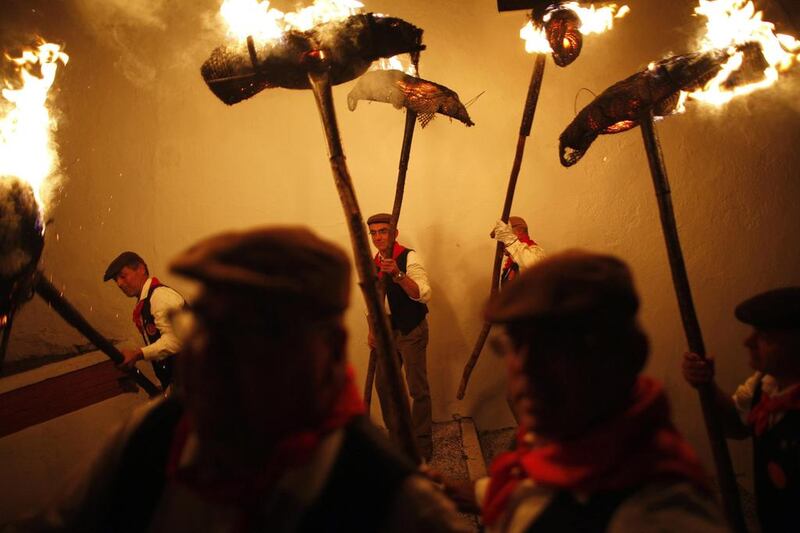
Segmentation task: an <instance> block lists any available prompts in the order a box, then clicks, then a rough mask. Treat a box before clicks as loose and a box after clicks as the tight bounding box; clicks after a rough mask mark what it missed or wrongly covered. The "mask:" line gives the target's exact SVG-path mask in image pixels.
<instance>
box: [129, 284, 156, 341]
mask: <svg viewBox="0 0 800 533" xmlns="http://www.w3.org/2000/svg"><path fill="white" fill-rule="evenodd" d="M150 280H151V281H150V289H151V290H152V289H155V288H156V287H158V286H160V285H161V282H160V281H158V278H156V277H153V278H150ZM139 296H140V297H141V294H140V295H139ZM146 299H147V296H146V295H145V297H144V298H142V299H141V300H139V301H138V302H136V307H134V308H133V324H134V325H135V326H136V329H138V330H139V333H140V334H142V335H144V324H143V323H142V307H144V301H145V300H146Z"/></svg>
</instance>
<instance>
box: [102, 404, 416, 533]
mask: <svg viewBox="0 0 800 533" xmlns="http://www.w3.org/2000/svg"><path fill="white" fill-rule="evenodd" d="M182 414H183V407H182V405H181V404H180V402H179V401H178V400H176V399H175V397H174V396H173V397H171V398H168V399H167V400H165V401H163V402H162V403H161V404H159V405H158V406H157V407H156V408H154V409H153V411H151V412H150V413H149V414H148V416H147V418H146V419H145V420H144V421H143V422H142V424H141V425H140V426H139V427H138V428H137V429H136V430H135V431H134V433H133V434H132V436H131V438H130V440H129V441H128V443H127V444H126V446H125V449H124V450H123V453H122V456H121V459H120V463H119V468H118V470H117V472H116V473H115V474H114V480H113V482H112V484H111V486H110V488H109V490H110V491H111V497H110V498H109V501H110V502H113V505H111V506H110V508H109V509H107V510H106V516H105V519H104V521H103V524H102V525H101V526H100V528H99V530H98V531H101V532H112V531H113V532H114V533H139V532H143V531H147V529H148V527H149V525H150V522H151V521H152V516H153V513H154V512H155V510H156V507H157V505H158V503H159V500H160V499H161V495H162V493H163V490H164V485H165V479H166V478H165V473H166V464H167V461H168V455H169V452H170V448H171V443H172V435H173V433H174V430H175V427H176V425H177V424H178V421H179V420H180V418H181V415H182ZM414 472H415V468H414V466H413V465H412V464H411V463H409V462H408V461H407V460H406V459H405V458H404V457H402V456H401V455H400V454H399V453H398V452H396V451H394V449H392V448H391V447H390V445H389V443H388V441H387V440H386V439H385V437H383V436H382V435H380V434H379V432H378V430H377V429H375V428H374V427H373V426H372V425H371V424H370V422H369V421H368V420H367V419H366V418H365V417H363V416H362V417H357V418H355V419H354V420H353V421H352V422H350V424H348V425H347V426H346V427H345V428H344V439H343V441H342V447H341V449H340V451H339V455H338V457H337V459H336V462H335V463H334V465H333V468H332V469H331V474H330V476H329V477H328V481H327V483H326V485H325V487H324V488H323V489H322V491H321V492H320V494H319V495H318V498H317V500H316V501H315V503H314V504H312V506H311V507H310V508H308V509H307V510H306V512H305V513H304V514H303V517H302V519H301V521H300V523H299V524H298V527H297V529H296V531H300V532H306V531H308V532H309V533H311V532H316V531H326V532H342V533H345V532H348V533H349V532H358V531H375V530H379V529H381V526H382V525H383V523H384V522H385V520H386V518H387V517H388V515H389V514H390V512H391V511H392V506H393V504H394V502H395V499H396V495H397V493H398V490H399V489H400V487H401V485H402V483H403V481H404V480H405V479H406V478H407V477H408V476H409V475H413V474H414ZM253 530H263V531H269V524H265V525H264V527H263V528H259V527H257V526H255V525H254V528H253Z"/></svg>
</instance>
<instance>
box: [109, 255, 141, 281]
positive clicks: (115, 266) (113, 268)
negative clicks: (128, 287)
mask: <svg viewBox="0 0 800 533" xmlns="http://www.w3.org/2000/svg"><path fill="white" fill-rule="evenodd" d="M139 263H141V264H143V265H145V264H146V263H145V262H144V260H143V259H142V258H141V257H139V254H137V253H135V252H122V253H121V254H119V255H118V256H117V257H116V259H114V260H113V261H111V263H110V264H109V265H108V268H106V272H105V274H103V281H108V280H110V279H114V278H116V277H117V274H119V271H120V270H122V267H126V266H131V265H136V264H139Z"/></svg>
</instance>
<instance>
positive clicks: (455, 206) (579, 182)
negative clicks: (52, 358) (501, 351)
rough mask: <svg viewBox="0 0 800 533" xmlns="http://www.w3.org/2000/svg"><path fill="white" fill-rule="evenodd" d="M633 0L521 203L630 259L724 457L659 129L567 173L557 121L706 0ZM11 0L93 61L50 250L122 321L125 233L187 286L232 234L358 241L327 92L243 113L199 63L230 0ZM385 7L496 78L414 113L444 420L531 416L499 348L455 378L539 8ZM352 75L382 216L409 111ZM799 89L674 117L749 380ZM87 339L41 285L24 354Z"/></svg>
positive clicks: (696, 211) (429, 54) (345, 117)
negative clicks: (107, 273)
mask: <svg viewBox="0 0 800 533" xmlns="http://www.w3.org/2000/svg"><path fill="white" fill-rule="evenodd" d="M627 3H628V4H629V5H630V6H631V8H632V12H631V13H630V14H629V15H628V16H627V17H626V18H625V19H623V20H620V21H618V22H617V26H616V29H615V30H614V31H612V32H611V33H608V34H606V35H602V36H588V37H587V38H586V39H585V42H584V49H583V52H582V54H581V57H580V58H579V59H578V60H577V61H576V62H575V63H574V64H573V65H572V66H570V67H569V68H566V69H560V68H558V67H555V66H554V64H553V62H552V61H551V60H550V59H548V64H547V69H546V73H545V78H544V84H543V87H542V92H541V98H540V101H539V107H538V111H537V114H536V117H535V121H534V127H533V134H532V136H531V138H530V139H529V141H528V147H527V151H526V154H525V159H524V162H523V166H522V173H521V175H520V179H519V185H518V188H517V194H516V197H515V202H514V209H513V213H515V214H517V215H520V216H523V217H525V218H526V219H527V221H528V223H529V225H530V227H531V233H532V236H533V237H534V238H535V239H536V240H537V241H538V242H539V243H540V244H542V245H543V246H544V248H545V249H546V250H547V251H549V252H557V251H559V250H563V249H567V248H574V247H581V248H588V249H593V250H598V251H603V252H609V253H613V254H616V255H619V256H620V257H622V258H624V259H625V260H626V261H628V262H629V263H630V265H631V266H632V269H633V272H634V274H635V277H636V281H637V285H638V287H639V289H640V291H641V295H642V311H641V319H642V322H643V324H644V327H645V329H646V330H647V331H648V333H649V334H650V340H651V344H652V356H651V358H650V362H649V367H648V371H649V373H651V374H652V375H654V376H655V377H657V378H659V379H660V380H662V381H663V382H664V383H665V385H666V387H667V390H668V392H669V393H670V395H671V398H672V401H673V406H674V409H675V412H676V420H677V423H678V425H679V427H680V428H681V429H682V430H683V431H684V432H685V433H686V435H687V436H688V437H689V439H690V440H691V441H692V443H693V444H694V445H695V446H696V447H697V448H698V449H699V450H700V452H701V455H702V456H703V457H704V459H705V460H706V462H707V464H709V465H710V464H711V463H710V453H709V451H708V447H707V443H706V437H705V434H704V429H703V423H702V419H701V416H700V410H699V404H698V402H697V400H696V395H695V394H694V392H693V391H692V390H691V389H690V388H689V387H688V386H686V385H685V384H684V383H683V381H682V378H681V376H680V371H679V361H680V356H681V354H682V352H683V351H684V349H685V341H684V337H683V332H682V329H681V324H680V317H679V314H678V307H677V304H676V300H675V297H674V292H673V289H672V284H671V279H670V272H669V268H668V263H667V258H666V252H665V249H664V246H663V239H662V236H661V229H660V225H659V220H658V213H657V209H656V203H655V198H654V194H653V188H652V185H651V181H650V176H649V173H648V169H647V160H646V158H645V154H644V150H643V147H642V142H641V135H640V133H639V130H633V131H631V132H628V133H624V134H621V135H617V136H605V137H601V138H600V139H598V140H597V141H596V142H595V144H594V145H593V147H592V148H591V149H590V151H589V152H588V154H587V155H586V156H585V158H584V159H583V160H582V161H581V162H580V163H579V164H578V165H577V166H575V167H572V168H570V169H565V168H562V167H561V166H560V164H559V162H558V157H557V148H558V135H559V134H560V133H561V131H562V130H563V129H564V127H566V125H567V124H568V123H569V121H570V120H571V119H572V117H573V116H574V114H575V112H576V110H579V109H580V108H581V107H582V106H583V105H585V104H586V103H588V101H589V100H590V98H591V96H590V95H588V93H586V91H582V89H590V90H591V91H592V92H594V93H595V94H599V93H600V92H601V91H602V90H603V89H605V88H606V87H607V86H609V85H611V84H612V83H615V82H616V81H618V80H620V79H622V78H624V77H627V76H629V75H630V74H632V73H634V72H636V71H638V70H641V69H643V68H644V67H645V66H646V65H647V64H648V63H649V62H650V61H651V60H655V59H659V58H661V57H664V56H666V55H668V54H670V53H683V52H687V51H690V50H692V44H693V43H694V39H695V38H696V36H697V35H698V34H699V32H700V30H701V20H700V19H699V18H697V17H693V16H692V8H693V6H694V5H695V2H694V1H692V0H678V1H673V2H654V1H644V0H630V1H628V2H627ZM273 4H274V5H275V6H276V7H283V8H286V7H287V6H286V5H285V3H282V2H277V1H276V2H274V3H273ZM2 5H4V8H3V9H6V10H7V13H9V18H6V20H7V21H9V22H6V23H3V26H5V27H13V28H15V31H17V32H22V33H24V34H25V33H26V32H32V31H35V30H36V31H39V32H40V33H41V34H42V35H43V36H45V37H47V38H48V39H51V40H56V41H64V42H66V44H67V51H68V52H69V53H70V54H71V56H72V58H71V61H70V63H69V65H68V66H67V67H66V68H64V69H63V70H61V71H60V72H59V74H58V77H57V80H56V86H57V88H58V92H57V95H56V100H55V102H56V105H57V106H58V108H59V110H60V112H61V114H62V121H61V123H60V129H59V132H58V142H59V143H60V145H61V158H62V162H63V167H64V168H63V174H64V176H65V180H64V182H63V186H62V193H61V196H60V200H59V201H58V203H57V204H56V205H55V207H54V208H53V210H52V218H53V222H52V224H51V225H50V227H49V228H48V232H47V245H46V250H45V255H44V261H43V267H44V269H45V270H46V271H47V272H48V274H49V275H51V276H52V277H53V280H54V281H55V282H56V283H57V284H59V286H61V287H63V290H64V294H65V295H66V296H67V297H69V298H70V300H71V301H72V302H73V303H74V304H75V305H76V306H77V307H78V308H79V309H81V310H83V311H84V312H85V313H86V314H87V316H88V317H89V318H90V319H91V320H92V321H93V322H95V323H96V324H97V325H98V326H99V328H100V329H101V330H103V331H104V332H105V333H106V334H108V335H109V336H111V337H113V338H115V339H121V340H126V341H128V342H135V341H136V335H135V331H134V330H133V328H132V325H131V324H130V318H129V313H130V307H131V303H132V302H130V301H128V300H126V299H125V298H124V297H123V295H122V294H121V293H120V292H119V291H118V290H117V289H116V288H115V287H113V286H112V285H111V284H106V285H104V284H103V283H102V282H101V281H100V280H101V276H102V272H103V270H104V268H105V266H106V264H107V263H108V261H110V259H112V258H113V257H114V256H115V255H116V254H117V253H119V252H120V251H122V250H124V249H133V250H136V251H138V252H139V253H141V254H142V255H143V256H144V257H145V258H146V259H147V260H148V262H149V264H150V268H151V271H152V272H153V273H155V274H156V275H159V276H160V277H161V278H162V279H163V280H164V281H166V282H167V283H169V284H171V285H172V286H174V287H176V288H178V289H180V290H184V291H186V292H187V293H191V292H192V287H191V286H190V285H189V284H187V283H186V282H185V281H183V280H181V279H180V278H177V277H175V276H171V275H170V274H169V273H168V270H167V264H168V262H169V260H170V258H171V257H173V256H174V255H175V254H176V253H177V252H179V251H180V250H182V249H184V248H186V247H187V246H189V245H190V244H192V243H193V242H194V241H196V240H197V239H198V238H201V237H203V236H206V235H209V234H212V233H214V232H217V231H220V230H227V229H232V228H247V227H251V226H254V225H259V224H305V225H308V226H310V227H311V228H313V229H314V230H315V231H317V232H318V233H319V234H321V235H323V236H325V237H327V238H328V239H331V240H333V241H336V242H338V243H340V244H341V245H342V246H343V247H344V248H346V249H347V250H348V251H349V249H350V245H349V237H348V233H347V228H346V225H345V223H344V219H343V217H342V211H341V207H340V204H339V202H338V198H337V194H336V190H335V188H334V185H333V181H332V178H331V173H330V169H329V166H328V162H327V153H326V151H325V142H324V138H323V133H322V128H321V126H320V120H319V117H318V115H317V111H316V106H315V104H314V100H313V97H312V95H311V93H310V92H306V91H288V90H283V89H274V90H267V91H264V92H263V93H262V94H259V95H258V96H257V97H255V98H252V99H251V100H248V101H246V102H243V103H241V104H238V105H236V106H233V107H226V106H225V105H223V104H222V103H220V102H219V101H217V100H216V98H215V97H214V96H213V95H212V94H211V93H210V91H208V89H207V88H206V87H205V85H204V83H203V81H202V79H201V77H200V75H199V66H200V65H201V63H202V62H203V61H204V60H205V59H206V58H207V57H208V54H209V53H210V51H211V50H212V49H213V48H214V47H215V46H216V45H217V44H218V43H219V42H220V36H219V35H217V34H216V33H215V32H214V31H213V30H212V29H211V28H212V26H211V25H209V21H210V20H213V13H214V11H216V7H217V2H216V1H214V0H199V1H196V2H191V3H190V2H160V1H149V2H141V3H140V4H139V7H143V8H147V9H146V10H145V11H139V12H136V13H131V12H130V11H129V8H125V9H123V6H124V4H122V3H118V2H101V1H100V0H70V1H51V2H43V1H40V2H22V1H21V0H4V1H3V2H2ZM32 6H35V9H32ZM368 7H369V8H370V10H373V11H376V12H384V13H390V14H392V15H395V16H399V17H402V18H404V19H406V20H408V21H411V22H413V23H414V24H416V25H418V26H420V27H422V28H424V29H425V42H426V44H427V46H428V50H427V51H426V52H424V53H423V55H422V61H421V65H420V70H421V74H422V76H423V77H425V78H429V79H432V80H435V81H437V82H439V83H442V84H445V85H447V86H449V87H451V88H453V89H455V90H456V91H457V92H458V93H459V94H460V96H461V98H462V100H464V101H466V100H470V99H471V98H473V97H474V96H475V95H477V94H479V93H481V92H483V94H482V96H481V97H480V98H479V99H478V100H477V101H476V102H475V103H474V104H473V105H472V106H471V107H470V108H469V112H470V114H471V116H472V118H473V120H474V122H475V123H476V124H477V125H476V126H475V127H474V128H465V127H464V126H463V125H462V124H460V123H457V122H453V123H451V122H450V121H449V120H448V119H446V118H444V117H441V116H440V117H437V118H436V119H435V120H434V121H433V122H432V123H431V124H430V125H428V126H427V127H426V128H425V129H418V130H417V132H416V135H415V141H414V146H413V151H412V155H411V162H410V167H409V171H408V183H407V188H406V195H405V201H404V204H403V213H402V217H401V223H400V241H401V242H403V243H404V244H406V245H407V246H410V247H412V248H415V249H417V250H418V251H419V252H420V253H421V255H422V258H423V259H424V261H425V264H426V266H427V269H428V272H429V274H430V277H431V280H432V285H433V301H432V302H431V305H430V309H431V312H430V318H429V320H430V325H431V341H430V346H429V352H428V354H429V355H428V357H429V361H428V373H429V378H430V383H431V390H432V396H433V402H434V419H435V420H446V419H449V418H450V417H451V416H452V415H454V414H460V415H464V416H472V417H473V418H474V419H475V421H476V424H477V426H478V428H479V429H481V430H487V429H492V428H498V427H503V426H508V425H511V424H512V422H513V419H512V418H511V416H510V413H509V411H508V408H507V407H506V404H505V394H504V371H503V367H502V362H501V361H500V360H498V359H497V358H495V357H493V356H492V355H491V353H490V351H489V350H488V349H487V350H485V352H484V354H483V356H482V357H481V360H480V362H479V363H478V366H477V367H476V370H475V373H474V375H473V378H472V381H471V383H470V387H469V391H468V394H467V397H466V398H465V399H464V400H463V401H457V400H455V392H456V389H457V386H458V382H459V379H460V376H461V370H462V367H463V364H464V361H465V359H466V357H467V356H468V354H469V352H470V351H471V349H472V345H473V343H474V341H475V337H476V336H477V334H478V331H479V329H480V326H481V318H480V311H481V307H482V305H483V303H484V300H485V297H486V295H487V293H488V288H489V278H490V273H491V270H490V268H491V258H492V256H493V251H494V244H493V241H491V240H490V239H489V238H488V233H489V231H490V229H491V228H492V226H493V224H494V221H495V220H496V218H497V217H498V216H499V214H500V210H501V206H502V202H503V197H504V194H505V188H506V184H507V179H508V174H509V171H510V168H511V162H512V158H513V155H514V147H515V143H516V138H517V132H518V129H519V121H520V116H521V112H522V106H523V102H524V98H525V93H526V91H527V86H528V81H529V78H530V73H531V69H532V65H533V58H532V57H531V56H530V55H527V54H526V53H525V52H524V49H523V45H522V42H521V41H520V39H519V38H518V31H519V28H520V27H521V26H522V24H523V23H524V21H525V15H524V13H523V12H516V13H513V12H512V13H504V14H498V13H497V12H496V6H495V3H494V2H492V1H489V0H482V1H477V0H475V1H459V0H438V1H436V2H430V1H422V0H407V1H405V2H391V1H388V0H370V1H369V2H368ZM8 35H10V34H8V33H6V34H4V37H7V36H8ZM7 40H8V39H6V41H7ZM353 84H354V82H350V83H348V84H344V85H342V86H339V87H336V88H335V89H334V98H335V101H336V104H337V112H338V118H339V124H340V127H341V133H342V138H343V141H344V144H345V151H346V154H347V157H348V164H349V166H350V171H351V173H352V176H353V178H354V181H355V185H356V189H357V192H358V197H359V201H360V205H361V208H362V211H363V213H364V214H365V216H366V215H369V214H371V213H374V212H377V211H386V210H389V209H390V208H391V203H392V198H393V194H394V183H395V178H396V172H397V163H398V156H399V150H400V142H401V139H402V131H403V114H402V113H401V112H399V111H397V110H395V109H393V108H392V107H391V106H388V105H385V104H376V103H373V104H371V105H369V104H366V103H365V102H362V103H361V104H360V105H359V107H358V109H357V110H356V111H355V112H352V113H351V112H349V111H348V110H347V109H346V106H345V101H344V100H345V98H346V94H347V92H348V91H349V90H350V89H351V88H352V86H353ZM484 91H485V92H484ZM797 94H798V76H797V75H796V74H795V75H790V76H787V77H786V79H785V81H784V82H783V83H782V84H781V86H780V87H777V88H774V89H771V90H768V91H764V92H761V93H757V94H753V95H751V96H748V97H746V98H743V99H740V100H738V101H734V102H733V103H731V104H729V105H728V106H726V107H725V108H723V109H722V110H720V111H712V110H708V109H705V108H702V107H700V106H691V107H690V109H689V111H688V112H687V113H686V114H684V115H680V116H674V117H670V118H669V119H667V120H665V121H663V122H661V123H660V124H659V126H658V131H659V134H660V137H661V141H662V144H663V150H664V154H665V157H666V163H667V168H668V171H669V174H670V178H671V182H672V195H673V201H674V204H675V212H676V217H677V220H678V225H679V231H680V235H681V240H682V244H683V250H684V254H685V258H686V264H687V268H688V273H689V278H690V280H691V283H692V288H693V291H694V297H695V305H696V307H697V312H698V315H699V319H700V323H701V326H702V328H703V333H704V336H705V342H706V346H707V349H708V351H709V352H710V353H713V354H716V356H717V358H718V364H717V368H718V379H719V382H720V384H721V385H722V386H723V388H725V389H729V390H730V389H732V388H733V387H734V386H735V385H736V384H737V383H738V382H740V381H741V380H743V379H744V377H745V376H746V375H748V372H749V371H748V368H747V362H746V354H745V351H744V349H743V348H742V347H741V343H740V341H741V339H742V338H743V337H744V336H745V334H746V328H745V327H744V326H742V325H741V324H738V323H737V322H736V321H735V320H734V318H733V315H732V309H733V307H734V306H735V304H736V303H738V302H739V301H740V300H742V299H744V298H745V297H747V296H749V295H751V294H753V293H755V292H757V291H761V290H765V289H767V288H771V287H776V286H780V285H789V284H798V283H800V269H798V266H800V246H798V241H797V238H796V233H797V231H798V230H799V229H800V210H798V206H797V202H798V198H800V180H799V179H798V163H800V154H798V151H797V146H798V141H800V121H798V116H799V113H800V106H798V104H797V101H798V99H797ZM354 281H355V280H354ZM352 301H353V305H352V307H351V309H350V311H349V312H348V315H347V323H348V326H349V328H350V332H351V338H350V356H351V359H352V361H353V363H354V365H355V368H356V371H357V374H358V376H359V379H363V376H364V374H365V370H366V364H367V356H368V351H367V347H366V342H365V339H366V323H365V319H364V308H365V307H364V304H363V302H362V301H361V296H360V293H359V292H358V290H357V289H356V288H355V287H354V289H353V298H352ZM81 342H83V340H82V339H81V338H80V337H79V336H77V334H75V333H74V332H72V331H71V330H70V329H69V327H68V326H66V325H65V324H63V323H62V322H61V321H60V320H59V319H58V317H57V316H55V315H54V314H53V313H52V312H51V311H50V310H48V309H47V308H46V306H44V305H43V304H41V303H39V302H37V301H34V302H32V303H31V304H29V305H28V306H27V307H25V308H24V310H23V312H22V313H21V314H20V315H19V318H18V320H17V324H16V326H15V331H14V337H13V339H12V345H11V349H10V356H9V357H11V358H22V357H28V356H33V355H42V354H44V353H57V352H59V350H60V351H64V350H65V349H69V347H70V346H71V345H73V344H76V343H81ZM376 403H377V402H376ZM376 409H377V407H376ZM376 414H377V413H376ZM35 438H38V437H36V436H35V435H34V436H32V437H31V439H35ZM31 442H33V440H31ZM42 453H43V454H46V453H48V452H47V451H46V450H45V449H42ZM733 454H734V461H735V464H736V468H737V471H739V472H743V473H747V470H748V468H749V459H748V456H747V450H746V447H744V446H734V447H733ZM748 475H749V474H748Z"/></svg>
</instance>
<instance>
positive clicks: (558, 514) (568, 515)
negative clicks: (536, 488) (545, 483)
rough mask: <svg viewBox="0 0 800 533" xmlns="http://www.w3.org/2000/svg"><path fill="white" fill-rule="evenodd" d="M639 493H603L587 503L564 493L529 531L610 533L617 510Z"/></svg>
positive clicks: (566, 492) (560, 493) (629, 490)
mask: <svg viewBox="0 0 800 533" xmlns="http://www.w3.org/2000/svg"><path fill="white" fill-rule="evenodd" d="M635 491H636V489H628V490H623V491H615V492H603V493H599V494H596V495H593V496H592V497H591V498H589V500H588V501H587V502H585V503H581V502H579V501H578V500H576V499H575V497H574V496H573V495H572V493H571V492H568V491H561V492H559V493H558V494H556V496H555V497H554V498H553V500H552V501H551V502H550V503H549V504H548V506H547V508H545V509H544V511H542V514H540V515H539V517H538V518H536V520H535V521H534V522H533V523H532V524H531V525H530V527H529V528H528V529H527V531H529V532H536V533H550V532H552V533H596V532H601V531H605V530H606V529H608V523H609V522H610V521H611V518H612V517H613V516H614V513H615V512H616V510H617V507H619V506H620V504H621V503H622V502H623V501H625V499H626V498H628V496H630V495H632V494H633V493H634V492H635Z"/></svg>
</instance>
